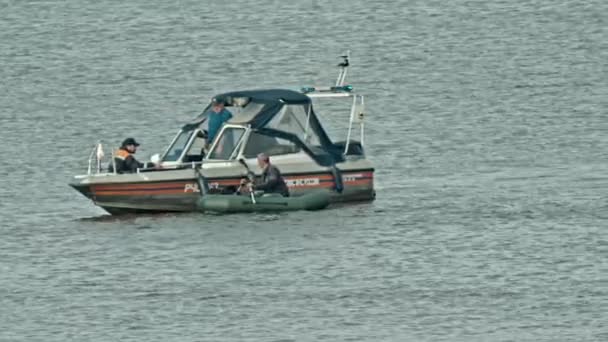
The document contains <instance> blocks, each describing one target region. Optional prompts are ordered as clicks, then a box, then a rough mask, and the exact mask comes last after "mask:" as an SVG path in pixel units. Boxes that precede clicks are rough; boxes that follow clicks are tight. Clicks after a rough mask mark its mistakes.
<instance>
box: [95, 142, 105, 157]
mask: <svg viewBox="0 0 608 342" xmlns="http://www.w3.org/2000/svg"><path fill="white" fill-rule="evenodd" d="M96 155H97V160H101V159H102V158H103V156H104V154H103V147H102V146H101V143H99V144H97V151H96Z"/></svg>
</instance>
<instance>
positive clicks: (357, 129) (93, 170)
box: [70, 56, 375, 215]
mask: <svg viewBox="0 0 608 342" xmlns="http://www.w3.org/2000/svg"><path fill="white" fill-rule="evenodd" d="M342 57H343V58H344V62H342V63H340V64H339V67H340V73H339V76H338V79H337V80H336V83H335V84H334V85H333V86H330V87H305V88H302V89H299V90H297V91H296V90H289V89H260V90H243V91H233V92H227V93H223V94H218V95H216V96H215V97H214V98H220V97H221V98H222V99H223V101H224V102H225V106H226V107H225V108H226V109H227V110H229V111H230V112H231V114H232V117H231V118H230V119H229V120H228V121H226V122H225V123H224V124H223V125H222V127H221V128H220V130H219V131H218V133H217V134H216V135H215V137H214V139H213V140H212V141H208V140H207V137H208V129H209V120H208V118H209V111H210V110H211V107H212V105H211V104H209V105H208V106H207V107H206V108H205V110H204V111H203V112H202V113H201V114H199V115H197V116H196V117H195V118H194V119H193V120H191V121H190V122H187V123H185V124H184V125H183V126H182V127H181V128H180V129H179V131H178V133H177V134H176V136H175V138H174V139H173V140H172V141H171V143H170V144H169V145H168V147H167V148H166V149H165V151H164V152H163V153H159V154H157V155H155V156H153V157H152V158H151V159H152V160H153V161H155V165H154V167H144V168H141V169H138V170H137V172H134V173H122V174H121V173H116V172H114V171H112V172H110V171H108V169H106V168H105V165H106V164H107V163H108V160H104V156H103V154H102V153H100V152H101V151H102V143H101V142H98V143H96V144H95V146H94V148H93V149H92V151H91V154H90V156H89V160H88V170H87V172H86V174H81V175H76V176H74V178H73V180H72V181H71V182H70V186H72V187H73V188H74V189H76V190H77V191H79V192H80V193H81V194H83V195H84V196H86V197H87V198H89V199H91V200H92V201H93V203H94V204H95V205H97V206H99V207H101V208H103V209H104V210H106V211H107V212H108V213H110V214H113V215H117V214H124V213H138V212H173V211H196V210H198V203H199V202H200V200H201V196H205V195H207V194H231V193H235V192H236V190H237V188H238V186H239V184H240V182H241V180H242V179H243V178H244V177H247V176H250V177H251V176H253V177H259V176H260V175H261V173H262V170H261V169H260V168H259V166H258V165H257V162H256V157H257V155H258V154H260V153H264V154H266V155H267V156H269V157H270V161H271V163H272V164H273V165H275V166H277V167H278V168H279V170H280V171H281V173H282V175H283V178H284V179H285V182H286V183H287V185H288V187H289V191H290V194H291V195H292V196H296V197H297V196H300V195H304V194H307V193H309V192H311V191H316V192H318V191H325V192H327V193H328V194H329V198H330V201H331V202H332V203H333V202H350V201H369V200H373V199H374V198H375V191H374V167H373V165H372V163H371V162H370V161H369V160H368V159H367V158H366V155H365V151H364V117H365V114H364V96H363V95H360V94H357V93H356V92H355V91H354V89H353V87H352V86H351V85H347V84H345V78H346V73H347V69H348V66H349V63H348V56H342ZM317 99H328V100H330V101H337V100H340V99H341V100H342V101H343V102H341V104H344V102H346V103H347V104H349V105H350V111H349V114H350V115H349V117H348V124H347V127H346V139H345V140H343V141H336V142H334V141H332V140H331V139H330V137H329V136H328V134H327V132H326V130H325V129H324V126H323V125H322V123H321V120H320V118H321V115H320V114H318V113H317V112H316V109H317V108H316V105H315V108H313V101H316V100H317ZM347 108H348V107H347ZM344 112H346V110H344ZM327 114H328V113H324V114H323V115H327ZM108 159H109V162H110V163H112V161H113V160H114V158H113V155H112V156H109V158H108ZM114 169H115V168H114ZM201 180H203V181H202V182H201Z"/></svg>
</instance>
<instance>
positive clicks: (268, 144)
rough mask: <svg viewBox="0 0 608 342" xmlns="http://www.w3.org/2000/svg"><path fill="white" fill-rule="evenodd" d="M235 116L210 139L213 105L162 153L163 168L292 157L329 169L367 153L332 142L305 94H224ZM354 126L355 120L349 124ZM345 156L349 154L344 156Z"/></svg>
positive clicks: (355, 144) (281, 91) (357, 145)
mask: <svg viewBox="0 0 608 342" xmlns="http://www.w3.org/2000/svg"><path fill="white" fill-rule="evenodd" d="M216 98H222V102H224V104H225V110H228V111H229V112H230V114H231V116H232V117H231V118H230V119H229V120H228V121H226V122H225V123H224V125H223V127H222V128H221V130H220V131H219V132H218V133H217V134H216V136H215V137H214V138H213V139H212V141H208V140H209V139H208V131H209V117H210V115H215V114H214V113H213V112H212V104H209V106H207V108H206V109H205V110H204V111H203V113H201V114H200V115H199V116H197V117H196V118H195V119H194V120H193V121H192V122H190V123H188V124H186V125H184V126H183V127H182V128H181V130H180V132H179V133H178V134H177V136H176V137H175V138H174V139H173V141H172V142H171V144H170V146H169V148H168V149H167V150H166V151H165V152H164V153H163V154H162V156H161V158H160V161H161V163H162V165H163V167H165V168H166V167H172V166H173V167H176V168H177V167H180V166H182V165H188V164H191V163H200V162H202V161H203V159H204V160H205V162H219V161H229V160H239V159H250V158H255V157H256V156H257V155H258V154H259V153H265V154H266V155H269V156H271V157H272V156H285V157H289V156H293V157H297V158H298V160H302V158H305V159H308V158H310V159H311V161H315V162H316V163H317V164H319V165H323V166H329V165H333V164H335V163H336V162H339V161H342V160H344V157H345V155H349V156H351V157H356V156H357V155H359V156H362V155H363V149H362V147H361V144H360V143H358V142H351V143H350V148H347V150H346V151H345V150H344V147H345V143H338V144H334V143H332V142H331V140H330V138H329V137H328V135H327V133H326V132H325V130H324V129H323V127H322V126H321V124H320V122H319V120H318V118H317V115H316V114H315V112H314V110H313V106H312V102H311V98H310V97H309V96H307V95H306V94H303V93H299V92H295V91H291V90H284V89H271V90H255V91H237V92H230V93H225V94H220V95H218V96H216ZM351 125H352V122H351ZM345 152H346V153H345Z"/></svg>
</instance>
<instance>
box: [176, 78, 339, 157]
mask: <svg viewBox="0 0 608 342" xmlns="http://www.w3.org/2000/svg"><path fill="white" fill-rule="evenodd" d="M214 100H220V101H222V102H224V103H225V105H226V109H227V110H228V111H230V113H231V114H232V118H231V119H230V120H229V121H228V123H231V124H239V125H248V126H250V127H251V128H252V129H255V130H259V129H270V130H272V131H279V132H285V133H289V134H293V135H295V136H296V137H298V138H299V139H300V140H302V142H304V143H305V144H306V145H309V146H311V147H313V146H314V147H318V148H321V149H323V150H325V151H327V152H329V153H330V154H332V155H335V156H336V157H338V158H340V157H339V155H340V152H339V151H336V147H335V146H334V144H333V143H332V142H331V140H330V138H329V136H328V135H327V133H326V132H325V130H324V129H323V127H322V126H321V123H320V122H319V119H318V118H317V115H316V114H315V112H314V110H313V107H312V102H311V99H310V98H309V97H308V96H306V95H304V94H302V93H299V92H296V91H292V90H287V89H267V90H244V91H234V92H228V93H223V94H218V95H216V96H215V97H214ZM211 108H212V104H209V105H208V106H207V108H205V110H204V111H203V113H201V114H200V115H199V116H198V117H197V118H196V119H195V120H194V121H193V122H191V123H189V124H187V125H185V126H184V127H183V128H182V129H183V130H192V129H194V128H201V129H206V119H207V117H208V115H209V111H210V110H211Z"/></svg>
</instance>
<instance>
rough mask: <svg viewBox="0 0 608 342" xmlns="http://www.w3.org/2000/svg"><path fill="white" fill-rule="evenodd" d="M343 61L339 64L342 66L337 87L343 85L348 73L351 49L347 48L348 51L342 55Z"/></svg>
mask: <svg viewBox="0 0 608 342" xmlns="http://www.w3.org/2000/svg"><path fill="white" fill-rule="evenodd" d="M340 57H341V58H342V59H343V61H342V62H341V63H340V64H338V66H339V67H340V74H338V79H337V80H336V87H341V86H343V85H344V81H345V80H346V73H347V71H348V66H349V65H350V62H349V58H350V50H347V51H346V53H345V54H344V55H342V56H340Z"/></svg>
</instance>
